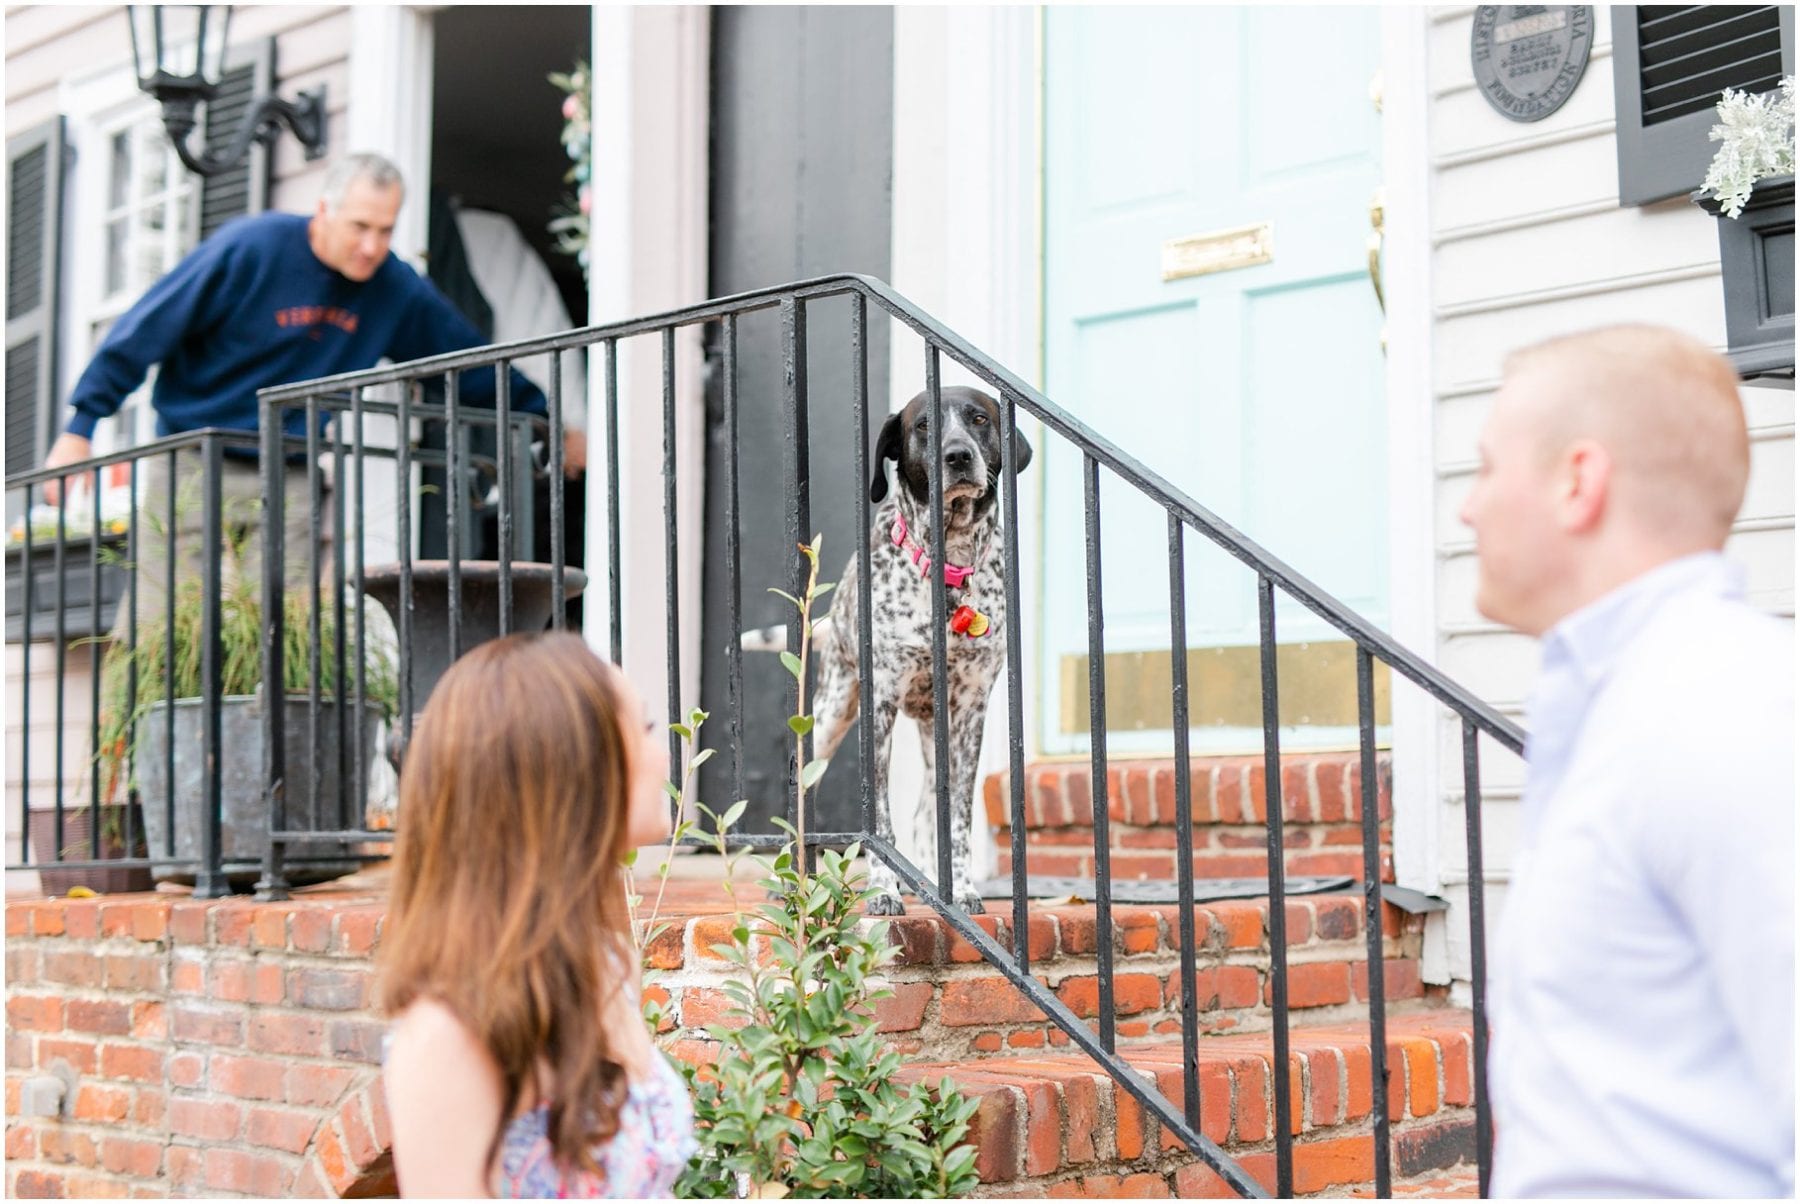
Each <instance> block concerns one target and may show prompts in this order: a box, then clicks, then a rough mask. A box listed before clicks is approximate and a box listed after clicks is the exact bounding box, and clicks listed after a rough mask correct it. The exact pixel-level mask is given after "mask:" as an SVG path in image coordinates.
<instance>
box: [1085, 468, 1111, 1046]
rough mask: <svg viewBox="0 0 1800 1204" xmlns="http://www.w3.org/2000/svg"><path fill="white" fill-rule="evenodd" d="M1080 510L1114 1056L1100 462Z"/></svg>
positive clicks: (1099, 949)
mask: <svg viewBox="0 0 1800 1204" xmlns="http://www.w3.org/2000/svg"><path fill="white" fill-rule="evenodd" d="M1081 493H1082V508H1083V510H1084V512H1085V517H1086V525H1087V603H1088V762H1089V765H1090V768H1091V772H1092V775H1093V776H1092V780H1091V790H1090V793H1091V795H1092V797H1093V801H1094V952H1095V956H1096V958H1097V960H1098V961H1099V966H1098V969H1097V971H1096V974H1097V978H1098V981H1099V991H1100V1045H1101V1047H1102V1048H1103V1049H1105V1050H1106V1051H1107V1052H1108V1053H1111V1052H1112V1049H1113V1043H1114V1041H1115V1040H1116V1028H1115V1026H1116V1024H1117V1016H1116V1015H1115V1012H1114V1005H1115V999H1114V995H1113V924H1112V828H1111V816H1110V812H1109V808H1110V807H1111V793H1112V792H1111V790H1110V789H1109V786H1108V779H1107V772H1106V620H1105V618H1104V617H1103V607H1102V603H1101V581H1100V577H1101V573H1100V565H1101V559H1100V462H1099V461H1097V460H1095V459H1094V457H1092V456H1090V455H1087V454H1085V453H1084V454H1083V455H1082V459H1081Z"/></svg>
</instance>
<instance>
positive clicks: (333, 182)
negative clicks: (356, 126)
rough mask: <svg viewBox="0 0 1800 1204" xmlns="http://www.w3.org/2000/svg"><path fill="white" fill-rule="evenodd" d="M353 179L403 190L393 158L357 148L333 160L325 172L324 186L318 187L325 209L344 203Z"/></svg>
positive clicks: (380, 186) (331, 208) (377, 186)
mask: <svg viewBox="0 0 1800 1204" xmlns="http://www.w3.org/2000/svg"><path fill="white" fill-rule="evenodd" d="M353 180H367V181H368V182H369V183H370V184H372V185H374V186H375V187H376V188H379V189H382V190H384V191H385V190H386V189H389V188H399V189H401V190H404V189H405V187H406V182H405V181H404V180H403V179H402V178H401V176H400V169H399V168H398V167H395V166H394V163H393V160H391V159H388V158H386V157H385V156H383V155H378V154H376V153H375V152H374V151H357V152H356V153H354V154H349V155H345V156H344V157H343V158H341V159H339V160H338V161H337V162H336V163H333V164H332V165H331V170H330V171H329V172H327V173H326V174H325V187H323V188H321V189H320V190H319V196H320V198H321V199H322V200H323V201H324V202H325V207H326V208H327V209H330V210H332V211H334V212H335V211H336V209H337V207H338V206H339V205H342V204H343V203H344V193H345V192H347V191H349V189H350V183H351V181H353Z"/></svg>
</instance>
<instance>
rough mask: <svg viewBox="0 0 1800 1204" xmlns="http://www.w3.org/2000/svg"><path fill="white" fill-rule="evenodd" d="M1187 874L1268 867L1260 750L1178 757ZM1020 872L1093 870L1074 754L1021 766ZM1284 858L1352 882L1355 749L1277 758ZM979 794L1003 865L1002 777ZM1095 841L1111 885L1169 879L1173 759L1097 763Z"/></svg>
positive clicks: (1082, 774)
mask: <svg viewBox="0 0 1800 1204" xmlns="http://www.w3.org/2000/svg"><path fill="white" fill-rule="evenodd" d="M1190 766H1191V769H1190V772H1191V787H1190V798H1191V805H1192V824H1191V830H1190V835H1191V838H1192V843H1193V867H1194V874H1195V877H1196V878H1200V879H1207V878H1261V877H1265V876H1266V875H1267V873H1268V855H1267V852H1266V848H1267V840H1268V836H1267V828H1266V822H1267V815H1268V809H1267V798H1266V794H1265V789H1264V786H1265V772H1264V763H1263V759H1262V758H1261V757H1260V756H1253V757H1245V756H1230V757H1198V758H1194V759H1193V760H1191V761H1190ZM1376 767H1377V781H1376V799H1377V804H1378V807H1379V810H1378V812H1377V814H1378V815H1379V817H1380V819H1381V821H1382V822H1381V831H1380V840H1381V860H1382V878H1383V880H1384V881H1392V880H1393V855H1392V845H1393V837H1392V831H1391V819H1392V810H1393V797H1392V796H1393V789H1392V781H1391V777H1392V775H1391V772H1390V762H1389V758H1388V756H1387V755H1386V754H1385V753H1383V754H1379V755H1378V756H1377V759H1376ZM1025 778H1026V782H1025V792H1024V794H1025V808H1024V811H1025V815H1024V818H1025V824H1024V827H1025V841H1024V844H1025V849H1026V856H1027V860H1026V867H1027V870H1028V872H1030V873H1032V874H1037V875H1047V876H1053V877H1083V878H1091V877H1093V876H1094V831H1093V824H1094V815H1093V793H1092V790H1093V781H1092V772H1091V769H1090V767H1089V765H1088V764H1087V763H1086V762H1068V761H1044V762H1038V763H1035V764H1032V765H1029V766H1027V767H1026V770H1025ZM1281 795H1282V798H1281V803H1282V806H1281V810H1282V819H1283V842H1284V846H1285V849H1286V852H1285V855H1284V862H1285V865H1286V870H1287V873H1289V874H1293V875H1329V876H1338V875H1342V876H1346V877H1350V878H1355V879H1358V880H1360V879H1361V878H1362V867H1363V858H1362V759H1361V755H1360V754H1359V753H1356V752H1344V753H1297V754H1292V755H1289V756H1286V757H1283V758H1282V770H1281ZM983 798H984V801H985V803H986V807H987V813H988V821H989V822H990V823H992V824H993V825H995V827H996V828H998V829H999V833H998V837H999V842H1000V853H999V859H998V864H997V866H996V873H998V874H1001V875H1006V874H1010V873H1011V872H1012V864H1013V853H1014V849H1015V844H1016V842H1015V840H1014V836H1015V835H1016V834H1015V833H1014V832H1013V831H1012V828H1011V824H1012V815H1011V794H1010V791H1009V788H1008V776H1007V775H1006V774H1004V773H1000V774H994V775H992V776H990V777H989V778H988V779H987V781H986V782H985V783H984V788H983ZM1107 817H1108V822H1107V828H1108V840H1107V845H1108V849H1109V851H1110V861H1111V872H1112V875H1113V879H1114V881H1125V882H1129V881H1134V880H1145V879H1154V880H1167V879H1171V878H1174V877H1175V870H1176V853H1175V849H1176V837H1177V833H1176V828H1175V762H1174V761H1173V759H1170V758H1163V759H1160V760H1137V761H1120V762H1117V763H1115V764H1111V765H1109V766H1108V768H1107Z"/></svg>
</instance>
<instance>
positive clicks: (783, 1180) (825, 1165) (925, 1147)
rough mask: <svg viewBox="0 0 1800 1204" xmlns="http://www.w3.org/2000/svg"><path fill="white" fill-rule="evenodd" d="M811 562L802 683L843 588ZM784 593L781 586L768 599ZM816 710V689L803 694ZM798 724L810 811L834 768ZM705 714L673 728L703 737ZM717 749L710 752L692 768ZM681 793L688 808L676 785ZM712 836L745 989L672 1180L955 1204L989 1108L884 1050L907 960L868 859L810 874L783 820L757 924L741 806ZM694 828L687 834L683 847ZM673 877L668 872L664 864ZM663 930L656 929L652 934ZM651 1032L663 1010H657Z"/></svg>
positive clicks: (794, 666)
mask: <svg viewBox="0 0 1800 1204" xmlns="http://www.w3.org/2000/svg"><path fill="white" fill-rule="evenodd" d="M800 551H801V552H802V553H803V554H804V555H805V556H806V557H807V558H808V560H809V561H810V562H811V572H810V574H809V580H808V584H807V589H806V592H805V595H804V597H803V598H793V597H791V596H790V595H787V594H782V596H783V597H785V598H787V599H788V601H789V602H791V603H793V604H794V605H795V606H796V607H798V608H799V611H800V614H801V618H802V637H801V647H800V650H799V652H798V654H797V655H796V654H794V653H791V652H790V653H784V654H782V662H783V664H784V665H786V666H787V668H788V670H789V672H790V673H792V674H793V675H794V677H795V679H796V681H797V682H798V683H801V684H802V685H803V684H804V682H805V680H806V677H805V674H806V655H807V652H808V649H809V647H810V644H811V638H812V606H813V604H814V603H815V602H816V601H817V600H818V599H819V598H820V597H822V596H823V595H824V594H825V592H826V591H827V590H829V589H830V588H831V587H830V586H829V585H824V586H821V585H820V584H819V582H818V571H819V541H818V540H817V539H816V538H815V539H814V541H813V543H812V545H811V546H810V547H807V546H802V547H801V549H800ZM772 592H776V593H779V592H780V591H772ZM799 696H800V697H801V698H802V699H804V693H803V692H799ZM798 710H799V712H800V713H798V714H796V715H794V716H793V717H792V718H790V719H789V721H788V726H789V729H790V730H791V731H792V732H793V733H794V741H795V758H796V760H795V764H796V765H799V766H801V767H802V768H801V771H800V772H799V773H798V774H796V778H797V780H798V784H797V786H796V790H797V795H798V797H797V799H796V805H797V807H798V814H799V815H800V816H801V818H802V825H804V817H805V814H806V809H805V808H806V792H807V790H808V789H809V788H810V787H811V786H812V785H813V784H814V783H815V782H817V781H818V779H819V777H820V775H821V774H822V773H823V771H824V764H823V762H820V761H813V762H811V763H805V762H804V760H803V755H804V742H805V737H806V735H807V733H808V732H809V731H810V730H811V728H812V719H811V717H810V716H808V715H806V714H805V713H804V702H802V703H801V705H800V707H799V708H798ZM705 718H706V716H705V715H704V713H702V712H699V711H695V712H693V713H692V714H691V715H690V716H689V724H688V725H681V724H677V725H675V727H674V730H675V731H676V732H677V733H678V734H680V735H681V736H682V738H683V739H684V740H685V741H687V742H688V744H689V746H690V748H691V747H692V746H693V745H694V744H695V743H696V742H697V740H698V736H699V727H700V723H702V722H704V720H705ZM706 755H707V754H706V753H705V752H702V753H700V754H698V755H697V756H696V757H695V759H694V760H693V761H690V763H689V769H688V773H687V774H685V775H684V779H685V780H691V774H692V768H693V766H694V765H696V764H698V762H699V761H700V760H702V759H704V758H705V756H706ZM669 789H670V794H671V795H672V796H674V797H676V798H677V799H684V798H685V796H686V792H685V790H681V791H677V790H676V789H675V788H674V787H673V786H672V785H671V786H670V788H669ZM696 806H697V807H698V808H699V810H700V811H701V812H702V813H704V814H705V815H706V816H707V817H708V818H709V819H710V820H711V821H712V825H713V829H714V831H713V834H712V839H713V843H714V844H715V845H716V846H717V848H718V850H719V853H720V855H721V856H722V857H724V858H725V861H726V874H725V888H726V890H727V892H729V893H730V896H731V900H732V910H733V912H734V914H735V915H736V917H737V923H736V925H735V926H734V928H733V930H732V939H731V941H730V943H728V944H719V945H715V946H714V947H713V948H714V952H716V953H718V954H719V955H720V956H721V957H724V958H725V959H727V960H728V961H730V962H731V964H732V965H734V966H736V967H737V969H738V971H739V974H740V975H741V977H740V978H738V979H736V980H734V981H732V982H730V983H728V984H726V987H725V992H726V994H727V995H728V996H729V997H730V1000H731V1003H730V1005H729V1007H728V1008H727V1009H726V1019H727V1020H728V1021H729V1023H724V1024H716V1025H710V1026H708V1028H707V1030H706V1031H707V1034H708V1035H709V1036H711V1037H712V1038H713V1039H714V1040H716V1041H717V1042H718V1043H719V1057H718V1060H717V1062H716V1063H715V1064H714V1065H712V1066H710V1067H694V1066H690V1065H688V1064H686V1063H677V1066H678V1069H680V1070H681V1072H682V1073H683V1075H684V1076H685V1077H686V1078H687V1080H688V1083H689V1086H690V1088H691V1089H692V1091H693V1095H694V1113H695V1129H696V1136H697V1137H698V1139H699V1143H700V1148H699V1152H698V1153H697V1154H696V1155H695V1156H694V1160H693V1161H692V1162H691V1163H690V1164H689V1165H688V1167H687V1170H686V1171H685V1172H684V1173H683V1174H682V1177H681V1179H680V1181H679V1182H678V1183H677V1185H676V1193H677V1194H678V1195H680V1196H683V1197H688V1198H721V1197H740V1198H741V1197H748V1196H759V1197H781V1196H792V1197H796V1198H820V1197H844V1196H856V1197H865V1198H872V1199H923V1198H933V1197H935V1198H949V1197H955V1196H963V1195H967V1194H968V1193H969V1191H970V1190H971V1189H973V1188H974V1187H975V1185H976V1179H977V1176H976V1172H975V1147H974V1146H973V1145H970V1144H967V1143H966V1142H967V1138H968V1133H969V1120H970V1118H971V1117H972V1116H973V1115H974V1114H975V1109H976V1107H977V1101H975V1100H972V1099H966V1098H964V1097H963V1096H962V1095H961V1094H960V1093H959V1092H958V1091H957V1090H956V1087H955V1086H954V1084H952V1083H951V1081H950V1079H949V1078H947V1077H946V1078H944V1079H943V1080H942V1081H940V1082H939V1083H938V1084H937V1086H936V1088H935V1090H934V1089H933V1088H932V1087H931V1086H929V1085H928V1084H925V1083H922V1082H921V1083H914V1084H913V1085H912V1086H910V1087H905V1088H903V1087H901V1086H900V1085H899V1084H898V1083H896V1082H895V1074H896V1073H897V1072H898V1071H899V1069H900V1065H901V1057H900V1055H899V1054H898V1053H894V1052H891V1051H887V1050H885V1049H884V1043H883V1041H882V1039H881V1036H880V1034H879V1033H877V1032H876V1018H875V1014H874V1004H875V1003H877V1002H878V1001H880V1000H882V999H886V998H889V997H891V996H892V994H893V992H892V991H890V990H888V989H887V988H886V987H884V986H879V985H877V981H876V980H878V979H879V977H880V975H881V974H882V972H883V970H884V969H885V968H886V967H887V966H888V965H889V964H890V963H892V961H893V960H894V958H895V957H896V956H897V955H898V950H897V949H896V948H895V947H894V945H893V944H892V943H891V941H890V940H889V935H888V922H887V921H886V920H874V921H869V920H867V919H865V918H864V916H863V906H864V904H865V903H866V902H867V901H868V899H869V898H870V897H872V896H873V894H874V893H875V892H873V891H871V890H867V889H865V887H864V879H863V877H862V875H861V874H860V873H858V872H857V870H856V868H855V865H856V857H857V854H858V852H859V850H858V848H857V847H856V846H852V847H851V848H849V849H847V850H846V851H844V852H842V853H837V852H833V851H831V850H829V849H826V850H821V851H820V852H819V854H818V862H819V864H818V868H817V869H816V870H809V869H808V867H807V864H806V861H805V859H804V858H803V857H802V856H801V855H800V853H799V852H798V850H799V849H800V848H802V847H803V846H804V840H803V838H802V833H803V832H804V826H802V828H801V830H800V831H799V832H796V831H795V830H794V829H793V828H790V827H788V825H786V824H785V823H782V822H781V821H780V820H777V821H776V822H777V823H780V824H781V826H782V828H783V830H784V831H786V832H787V833H788V835H789V836H790V837H791V838H793V839H791V840H790V843H789V844H788V845H787V846H786V847H785V848H784V849H783V850H782V851H781V852H780V854H779V855H777V856H776V857H775V859H774V861H773V862H765V861H762V860H761V859H758V862H757V863H758V864H760V865H762V867H763V869H764V871H765V876H764V877H763V878H762V879H761V881H760V882H759V884H758V885H759V886H761V887H762V888H763V889H764V890H766V891H767V892H768V900H767V901H766V902H764V903H761V904H760V905H758V906H757V907H755V908H754V909H753V910H751V911H750V913H749V914H746V910H745V908H744V907H743V906H742V905H741V904H740V902H739V899H738V897H737V892H736V890H735V888H734V885H733V877H734V875H733V873H732V870H733V869H735V860H736V859H735V856H734V855H733V854H732V853H730V851H729V848H728V844H729V840H728V837H729V833H730V830H731V826H732V824H733V823H735V822H736V821H737V819H738V818H739V817H740V816H741V815H742V814H743V812H744V808H745V804H744V803H742V802H739V803H737V804H735V805H734V806H732V807H730V808H729V809H727V810H726V812H725V813H724V814H723V815H716V814H714V813H713V812H712V811H711V810H709V809H708V808H706V807H705V806H704V805H702V804H698V803H696ZM687 830H689V827H688V825H681V826H680V828H678V830H677V833H676V836H677V838H679V836H680V835H682V834H684V833H685V832H686V831H687ZM665 872H666V863H665ZM652 935H653V934H652ZM646 1015H647V1017H648V1018H649V1020H650V1023H651V1026H652V1029H654V1028H655V1026H656V1024H657V1022H658V1020H659V1019H660V1008H658V1007H656V1006H654V1005H650V1006H647V1007H646Z"/></svg>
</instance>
